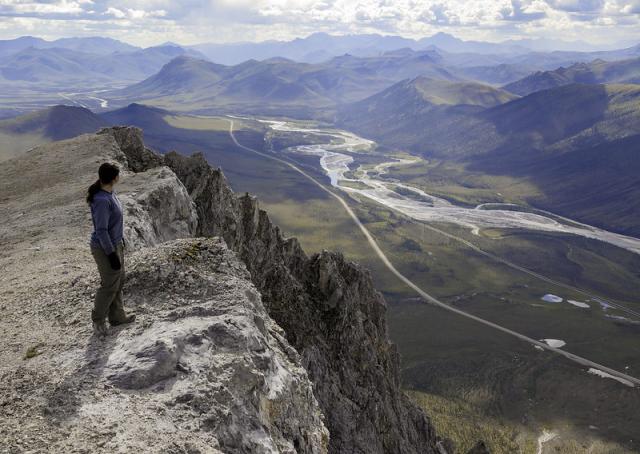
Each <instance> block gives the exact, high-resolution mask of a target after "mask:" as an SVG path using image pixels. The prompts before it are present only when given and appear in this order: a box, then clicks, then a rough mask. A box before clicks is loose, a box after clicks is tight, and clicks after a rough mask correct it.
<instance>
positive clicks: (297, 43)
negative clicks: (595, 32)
mask: <svg viewBox="0 0 640 454" xmlns="http://www.w3.org/2000/svg"><path fill="white" fill-rule="evenodd" d="M193 47H194V48H195V49H197V50H199V51H200V52H202V53H203V54H205V55H206V56H207V57H208V58H209V59H211V60H212V61H215V62H217V63H222V64H226V65H235V64H238V63H241V62H243V61H245V60H250V59H256V60H264V59H269V58H273V57H284V58H289V59H292V60H296V61H302V62H307V63H320V62H323V61H326V60H329V59H331V58H332V57H335V56H338V55H343V54H351V55H356V56H359V57H372V56H376V55H380V54H382V53H385V52H388V51H390V50H395V49H400V48H403V47H406V48H409V49H412V50H428V49H433V48H437V49H438V50H441V51H444V52H451V53H461V52H469V53H476V54H497V55H514V54H526V53H530V52H534V51H538V52H546V51H551V50H572V51H577V50H581V51H593V50H595V49H594V48H593V47H592V46H590V45H588V44H586V43H581V42H563V41H551V40H542V39H540V40H510V41H504V42H501V43H491V42H481V41H464V40H461V39H459V38H456V37H455V36H452V35H450V34H448V33H442V32H440V33H436V34H435V35H433V36H429V37H425V38H422V39H419V40H414V39H407V38H402V37H400V36H392V35H391V36H389V35H378V34H363V35H340V36H338V35H329V34H327V33H314V34H312V35H310V36H308V37H306V38H297V39H294V40H292V41H264V42H258V43H249V42H247V43H230V44H210V43H209V44H200V45H196V46H193Z"/></svg>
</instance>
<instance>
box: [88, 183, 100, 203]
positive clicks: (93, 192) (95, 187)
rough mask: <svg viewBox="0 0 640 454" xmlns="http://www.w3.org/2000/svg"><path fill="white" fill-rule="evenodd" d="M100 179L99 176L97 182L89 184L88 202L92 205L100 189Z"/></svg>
mask: <svg viewBox="0 0 640 454" xmlns="http://www.w3.org/2000/svg"><path fill="white" fill-rule="evenodd" d="M100 188H101V186H100V179H99V178H98V179H97V180H96V182H95V183H93V184H92V185H91V186H89V189H87V203H88V204H89V205H91V204H92V203H93V196H95V195H96V194H97V193H98V191H99V190H100Z"/></svg>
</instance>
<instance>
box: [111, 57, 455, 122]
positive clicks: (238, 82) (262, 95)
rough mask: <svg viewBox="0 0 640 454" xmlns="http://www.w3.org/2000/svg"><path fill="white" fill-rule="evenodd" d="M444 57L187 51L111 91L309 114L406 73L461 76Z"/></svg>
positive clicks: (188, 103)
mask: <svg viewBox="0 0 640 454" xmlns="http://www.w3.org/2000/svg"><path fill="white" fill-rule="evenodd" d="M439 60H440V57H439V55H438V54H437V53H434V52H431V51H423V52H413V51H411V50H409V49H406V50H397V51H392V52H388V53H385V54H384V55H381V56H378V57H368V58H365V57H355V56H351V55H345V56H342V57H336V58H333V59H331V60H329V61H328V62H325V63H321V64H309V63H298V62H294V61H292V60H287V59H284V58H273V59H269V60H265V61H257V60H249V61H246V62H244V63H241V64H239V65H235V66H223V65H218V64H214V63H210V62H207V61H204V60H197V59H194V58H190V57H185V56H183V57H179V58H176V59H174V60H173V61H171V62H170V63H168V64H167V65H165V66H164V67H163V68H162V70H161V71H160V72H158V73H157V74H155V75H153V76H152V77H150V78H148V79H146V80H144V81H142V82H140V83H138V84H135V85H132V86H130V87H128V88H126V89H123V90H117V91H114V92H111V93H107V94H106V95H105V96H109V97H110V99H112V100H114V102H115V103H116V104H117V103H118V100H122V101H121V104H125V103H128V102H130V101H137V102H149V101H152V102H153V104H154V105H158V106H164V107H174V108H178V109H194V110H203V109H208V110H211V111H213V110H217V111H222V112H225V111H235V112H245V113H261V114H267V113H274V114H279V115H283V114H286V115H297V116H304V117H309V116H314V115H327V114H329V113H330V111H331V110H332V109H334V108H335V107H336V106H337V105H340V104H344V103H348V102H352V101H356V100H359V99H363V98H365V97H367V96H370V95H372V94H374V93H377V92H379V91H381V90H383V89H385V88H387V87H389V86H390V85H392V84H393V83H395V82H397V81H400V80H402V79H405V78H410V77H416V76H418V75H429V76H431V77H437V78H439V79H443V80H457V78H456V77H455V76H454V75H452V74H451V73H449V72H448V71H447V70H446V69H444V68H443V67H442V66H440V65H439V64H438V61H439Z"/></svg>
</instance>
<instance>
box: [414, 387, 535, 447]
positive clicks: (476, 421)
mask: <svg viewBox="0 0 640 454" xmlns="http://www.w3.org/2000/svg"><path fill="white" fill-rule="evenodd" d="M408 395H409V397H410V398H411V399H412V400H414V401H415V402H416V403H417V404H418V405H420V406H421V407H422V408H424V409H425V411H427V412H428V414H429V417H430V418H431V421H432V422H433V424H434V426H435V428H436V432H437V433H438V434H439V435H440V436H443V437H447V438H449V439H451V440H453V442H454V443H455V445H456V449H457V450H458V451H459V452H467V451H468V450H470V449H471V448H473V446H474V445H475V444H476V443H477V442H478V440H482V441H484V442H485V444H486V445H487V447H488V448H489V451H490V452H491V453H493V454H513V453H522V454H535V453H536V448H537V445H536V437H535V436H534V434H532V433H530V432H529V431H528V430H527V429H526V428H525V427H524V426H522V425H519V424H517V423H515V422H511V421H508V420H504V419H501V418H500V417H497V416H495V415H490V414H487V413H486V412H483V411H482V408H481V407H479V406H476V405H475V404H474V402H473V399H469V396H466V397H467V398H466V399H461V398H444V397H442V396H438V395H436V394H430V393H426V392H421V391H415V390H414V391H408Z"/></svg>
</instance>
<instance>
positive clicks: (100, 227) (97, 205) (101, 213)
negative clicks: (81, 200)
mask: <svg viewBox="0 0 640 454" xmlns="http://www.w3.org/2000/svg"><path fill="white" fill-rule="evenodd" d="M110 215H111V209H110V207H109V201H108V200H104V199H100V200H96V201H95V202H94V208H93V222H94V223H95V229H96V236H97V237H98V241H100V246H102V250H103V251H104V253H105V254H107V255H109V254H111V253H112V252H114V251H115V247H114V246H113V243H111V238H110V237H109V216H110Z"/></svg>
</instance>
